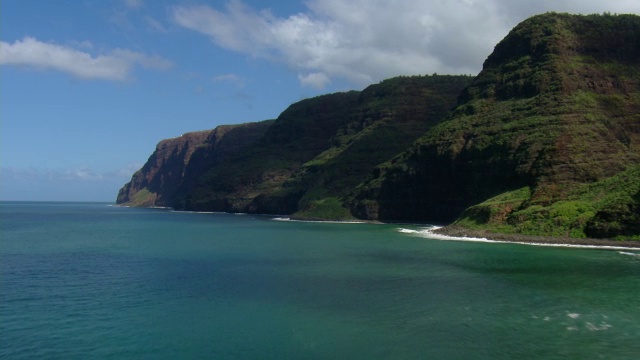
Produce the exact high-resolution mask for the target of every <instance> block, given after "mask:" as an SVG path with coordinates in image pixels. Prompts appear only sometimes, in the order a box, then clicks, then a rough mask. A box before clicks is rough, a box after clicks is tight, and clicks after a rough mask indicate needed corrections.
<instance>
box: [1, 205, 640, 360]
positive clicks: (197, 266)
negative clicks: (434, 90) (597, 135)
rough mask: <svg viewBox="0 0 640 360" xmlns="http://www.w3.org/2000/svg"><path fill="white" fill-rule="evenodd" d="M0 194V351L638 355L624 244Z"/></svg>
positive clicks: (70, 354) (638, 285) (107, 355)
mask: <svg viewBox="0 0 640 360" xmlns="http://www.w3.org/2000/svg"><path fill="white" fill-rule="evenodd" d="M423 228H424V226H419V225H393V224H383V225H377V224H341V223H314V222H294V221H282V219H275V218H273V217H269V216H256V215H234V214H210V213H186V212H174V211H171V210H167V209H134V208H124V207H116V206H109V205H108V204H103V203H29V202H1V203H0V358H2V359H205V358H206V359H638V358H640V257H639V256H638V254H640V251H638V250H624V251H621V250H612V249H581V248H553V247H541V246H530V245H521V244H508V243H482V242H468V241H448V240H443V239H436V238H433V237H430V236H429V234H426V233H425V232H424V231H423Z"/></svg>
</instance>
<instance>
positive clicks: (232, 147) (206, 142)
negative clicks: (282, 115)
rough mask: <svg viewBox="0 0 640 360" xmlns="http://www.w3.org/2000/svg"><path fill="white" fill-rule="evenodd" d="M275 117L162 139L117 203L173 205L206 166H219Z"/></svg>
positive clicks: (257, 135)
mask: <svg viewBox="0 0 640 360" xmlns="http://www.w3.org/2000/svg"><path fill="white" fill-rule="evenodd" d="M271 123H272V121H263V122H259V123H248V124H240V125H223V126H219V127H217V128H215V129H214V130H207V131H198V132H191V133H186V134H184V135H182V136H180V137H176V138H172V139H167V140H162V141H160V142H159V143H158V145H157V146H156V150H155V151H154V152H153V154H152V155H151V156H150V157H149V160H147V162H146V163H145V164H144V166H143V167H142V168H141V169H140V170H138V171H137V172H136V173H135V174H133V176H132V178H131V181H130V182H128V183H127V184H125V185H124V186H123V187H122V189H120V191H119V192H118V198H117V201H116V202H117V203H118V204H123V205H128V206H146V207H149V206H160V207H172V206H173V205H174V202H175V197H176V196H177V194H180V193H183V192H185V191H187V190H186V189H188V188H189V187H190V186H191V185H192V184H193V182H195V179H197V178H198V177H200V176H201V175H202V172H203V169H206V168H208V167H211V166H215V165H216V164H217V163H219V162H221V161H223V160H224V159H225V158H226V157H227V156H230V155H232V154H235V153H237V152H239V151H241V150H242V149H244V148H246V147H247V146H249V145H251V144H253V143H254V142H255V141H257V140H258V139H259V138H260V137H262V135H264V132H265V131H266V129H267V128H268V127H269V126H270V125H271Z"/></svg>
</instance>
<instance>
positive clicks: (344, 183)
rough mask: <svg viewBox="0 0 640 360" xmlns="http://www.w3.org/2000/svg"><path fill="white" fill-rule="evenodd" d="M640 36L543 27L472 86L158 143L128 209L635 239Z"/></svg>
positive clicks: (407, 90)
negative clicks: (448, 225) (165, 208)
mask: <svg viewBox="0 0 640 360" xmlns="http://www.w3.org/2000/svg"><path fill="white" fill-rule="evenodd" d="M639 38H640V17H639V16H635V15H608V14H605V15H589V16H579V15H569V14H557V13H548V14H543V15H538V16H534V17H532V18H530V19H527V20H526V21H524V22H522V23H521V24H519V25H518V26H516V27H515V28H514V29H513V30H512V31H511V32H510V33H509V34H508V35H507V36H506V37H505V38H504V39H503V40H502V41H501V42H500V43H499V44H497V45H496V47H495V49H494V51H493V53H492V54H491V55H489V57H488V58H487V60H486V61H485V63H484V65H483V70H482V71H481V73H480V74H478V76H477V77H475V78H471V77H469V76H442V75H433V76H412V77H398V78H393V79H389V80H385V81H383V82H381V83H379V84H376V85H371V86H370V87H368V88H366V89H364V90H363V91H361V92H357V91H351V92H346V93H336V94H329V95H324V96H319V97H316V98H312V99H306V100H303V101H300V102H298V103H295V104H293V105H291V106H290V107H289V108H288V109H286V110H285V111H284V112H283V113H282V114H281V115H280V116H279V117H278V118H277V119H276V120H273V121H268V122H262V123H256V124H262V125H260V126H258V127H257V128H255V129H254V131H252V132H250V134H251V135H243V134H245V133H244V132H242V131H238V132H236V136H235V137H230V136H228V135H215V134H216V133H217V132H225V133H228V134H231V131H228V129H232V128H233V129H235V127H234V126H230V127H228V128H227V127H219V128H217V129H215V130H213V131H212V132H210V133H208V132H203V133H196V134H199V135H189V136H190V137H189V136H187V135H188V134H185V135H183V137H185V136H186V137H185V139H182V140H177V139H181V138H177V139H170V140H167V143H164V142H161V143H160V144H159V145H158V148H157V149H156V152H155V153H154V154H153V155H152V156H151V157H150V159H149V161H148V162H147V164H145V166H144V167H143V168H142V169H141V170H140V171H139V172H138V173H136V174H134V176H133V178H132V181H131V182H130V183H128V184H127V185H125V187H123V189H122V190H121V191H120V194H119V195H118V203H126V204H130V205H137V206H152V205H153V206H171V207H174V208H177V209H185V210H200V211H228V212H249V213H269V214H290V215H293V216H294V217H300V218H307V219H343V220H344V219H353V218H359V219H366V220H380V221H412V222H430V223H451V222H455V224H456V226H457V227H458V228H468V229H475V230H479V231H480V230H481V231H494V232H502V233H520V234H530V235H544V236H569V237H585V236H589V237H607V238H613V237H623V238H634V237H637V236H640V225H639V224H640V61H638V59H640V42H638V40H637V39H639ZM251 126H254V125H250V124H245V125H242V126H241V127H244V129H248V128H251ZM258 128H259V131H257V129H258ZM247 134H249V133H247ZM245 136H246V137H245ZM216 139H217V140H216ZM225 139H227V145H225V146H221V145H217V146H216V145H214V144H222V143H223V140H225ZM234 144H235V145H234ZM238 144H240V145H238ZM161 145H163V146H161ZM225 149H228V151H227V150H225ZM168 154H169V155H168Z"/></svg>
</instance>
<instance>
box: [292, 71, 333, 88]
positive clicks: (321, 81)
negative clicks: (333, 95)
mask: <svg viewBox="0 0 640 360" xmlns="http://www.w3.org/2000/svg"><path fill="white" fill-rule="evenodd" d="M298 80H299V81H300V84H301V85H303V86H308V87H312V88H316V89H323V88H324V87H325V86H326V85H327V84H328V83H330V82H331V80H329V78H328V77H327V75H325V74H323V73H311V74H307V75H302V74H298Z"/></svg>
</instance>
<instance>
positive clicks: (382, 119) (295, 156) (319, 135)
mask: <svg viewBox="0 0 640 360" xmlns="http://www.w3.org/2000/svg"><path fill="white" fill-rule="evenodd" d="M470 80H471V78H470V77H468V76H437V75H436V76H413V77H398V78H393V79H389V80H385V81H383V82H381V83H380V84H376V85H372V86H370V87H368V88H366V89H365V90H363V91H362V92H356V91H351V92H347V93H336V94H329V95H324V96H319V97H316V98H312V99H307V100H303V101H300V102H298V103H296V104H293V105H291V106H290V107H289V108H288V109H287V110H285V111H284V112H283V113H282V114H281V115H280V116H279V117H278V119H277V120H276V121H275V122H274V124H273V125H272V126H271V128H270V129H269V130H268V131H267V132H266V133H265V135H264V137H263V138H261V139H260V140H259V141H257V142H256V143H255V144H253V145H252V146H251V147H248V148H247V149H245V150H244V151H242V152H239V153H237V154H235V155H233V156H231V157H229V158H228V159H227V160H226V161H225V162H224V163H221V164H219V165H218V166H216V167H211V168H210V169H209V170H208V171H207V172H206V173H205V174H204V175H203V176H202V177H200V178H199V179H198V180H197V181H196V182H195V185H194V186H193V187H192V188H191V189H190V191H188V192H186V193H185V200H184V202H182V203H180V202H176V204H174V205H175V206H176V207H178V208H180V207H181V206H184V208H186V209H193V210H215V211H231V212H251V213H255V212H258V213H271V214H291V213H294V212H298V211H299V210H302V211H301V212H299V213H298V214H297V216H304V217H307V218H309V217H321V218H351V215H350V214H349V212H348V210H347V209H346V208H345V207H343V206H342V199H341V198H342V197H343V196H344V195H346V194H347V193H348V192H349V191H350V190H351V189H352V188H353V187H354V186H356V185H357V184H359V183H361V182H362V181H364V180H365V179H366V178H367V177H368V176H369V174H370V173H371V171H372V170H373V169H374V167H375V166H376V165H378V164H380V163H382V162H384V161H386V160H388V159H389V158H391V157H392V156H394V155H396V154H398V153H400V152H401V151H403V150H404V149H405V148H406V147H407V146H408V145H410V144H411V143H412V142H413V141H414V140H415V139H416V138H417V137H418V136H419V135H420V134H422V133H424V132H425V131H426V130H427V129H428V128H430V127H431V126H433V125H434V124H436V123H437V122H439V121H440V120H441V119H442V118H443V117H444V116H445V115H446V114H447V112H448V111H449V109H451V107H452V106H453V105H454V104H455V101H456V100H455V99H456V97H457V95H458V94H459V92H460V91H461V90H462V89H463V88H464V87H465V86H466V85H468V84H469V83H470ZM321 204H324V206H321V207H323V208H325V210H322V211H318V210H319V209H318V205H321ZM329 205H330V206H329Z"/></svg>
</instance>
